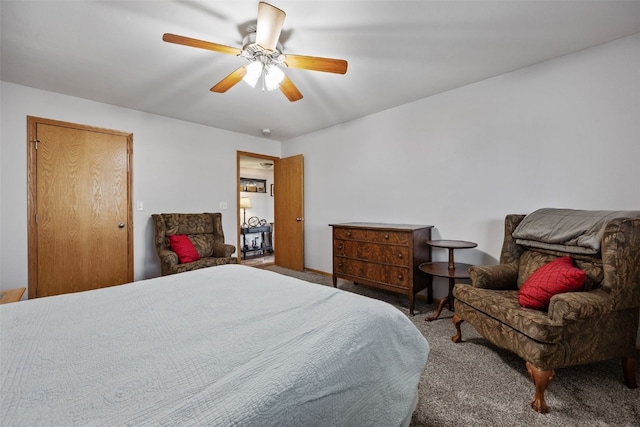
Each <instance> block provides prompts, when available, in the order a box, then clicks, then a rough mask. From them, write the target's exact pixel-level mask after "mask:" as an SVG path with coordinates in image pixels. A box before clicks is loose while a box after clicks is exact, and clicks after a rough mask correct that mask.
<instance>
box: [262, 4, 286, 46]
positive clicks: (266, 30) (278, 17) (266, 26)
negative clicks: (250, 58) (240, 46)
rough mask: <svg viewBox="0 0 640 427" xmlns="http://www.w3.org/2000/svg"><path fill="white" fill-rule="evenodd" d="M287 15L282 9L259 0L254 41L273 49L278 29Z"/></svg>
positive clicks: (277, 37) (276, 41) (280, 29)
mask: <svg viewBox="0 0 640 427" xmlns="http://www.w3.org/2000/svg"><path fill="white" fill-rule="evenodd" d="M285 16H287V14H286V13H284V11H282V10H280V9H278V8H277V7H275V6H272V5H270V4H269V3H265V2H263V1H261V2H260V3H258V22H257V25H256V43H257V44H259V45H260V46H262V48H263V49H265V50H270V51H274V50H275V49H276V46H277V45H278V39H279V38H280V31H282V25H283V24H284V18H285Z"/></svg>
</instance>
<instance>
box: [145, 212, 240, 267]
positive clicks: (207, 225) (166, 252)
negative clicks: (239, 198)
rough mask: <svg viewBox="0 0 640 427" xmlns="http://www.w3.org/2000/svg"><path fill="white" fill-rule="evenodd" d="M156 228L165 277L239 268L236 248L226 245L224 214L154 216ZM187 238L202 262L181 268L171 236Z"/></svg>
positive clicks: (183, 265) (156, 242) (185, 264)
mask: <svg viewBox="0 0 640 427" xmlns="http://www.w3.org/2000/svg"><path fill="white" fill-rule="evenodd" d="M151 218H152V219H153V222H154V224H155V244H156V250H157V251H158V256H159V257H160V264H161V268H162V275H163V276H166V275H168V274H174V273H182V272H185V271H190V270H196V269H198V268H204V267H212V266H214V265H222V264H237V263H238V258H236V257H232V256H231V255H232V254H233V253H234V252H235V251H236V247H235V246H233V245H228V244H225V243H224V233H223V231H222V214H221V213H201V214H190V213H168V214H153V215H151ZM179 234H184V235H186V236H187V237H188V238H189V240H191V242H192V243H193V246H195V248H196V250H197V251H198V255H199V256H200V259H199V260H197V261H193V262H188V263H184V264H181V263H180V262H179V261H178V255H177V254H176V253H175V252H174V251H172V250H171V246H170V244H169V236H172V235H179Z"/></svg>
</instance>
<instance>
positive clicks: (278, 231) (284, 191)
mask: <svg viewBox="0 0 640 427" xmlns="http://www.w3.org/2000/svg"><path fill="white" fill-rule="evenodd" d="M274 168H275V169H274V176H273V181H274V187H275V195H274V198H275V201H274V217H275V224H274V228H275V230H274V241H275V242H274V243H275V259H274V262H275V264H276V265H279V266H281V267H285V268H290V269H292V270H297V271H302V270H304V158H303V156H302V155H298V156H293V157H286V158H283V159H277V160H276V162H275V165H274Z"/></svg>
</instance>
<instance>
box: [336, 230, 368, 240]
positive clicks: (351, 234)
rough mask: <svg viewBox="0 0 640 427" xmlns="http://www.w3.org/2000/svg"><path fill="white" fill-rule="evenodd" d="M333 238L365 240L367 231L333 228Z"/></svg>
mask: <svg viewBox="0 0 640 427" xmlns="http://www.w3.org/2000/svg"><path fill="white" fill-rule="evenodd" d="M334 238H336V239H343V240H344V239H348V240H367V230H362V229H358V228H335V229H334Z"/></svg>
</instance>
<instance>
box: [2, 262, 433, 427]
mask: <svg viewBox="0 0 640 427" xmlns="http://www.w3.org/2000/svg"><path fill="white" fill-rule="evenodd" d="M428 353H429V344H428V343H427V341H426V340H425V338H424V337H423V336H422V334H421V333H420V332H419V331H418V330H417V328H416V327H415V326H414V325H413V324H412V323H411V321H410V320H409V319H408V318H407V317H406V316H405V315H404V314H402V313H401V312H400V311H399V310H398V309H396V308H395V307H393V306H391V305H389V304H387V303H384V302H381V301H377V300H374V299H370V298H366V297H363V296H359V295H356V294H353V293H349V292H345V291H341V290H338V289H334V288H331V287H328V286H322V285H318V284H313V283H309V282H305V281H302V280H299V279H295V278H292V277H288V276H284V275H281V274H278V273H274V272H271V271H266V270H261V269H257V268H252V267H247V266H242V265H222V266H217V267H212V268H206V269H201V270H195V271H191V272H186V273H181V274H175V275H171V276H165V277H159V278H154V279H149V280H142V281H138V282H134V283H130V284H126V285H121V286H115V287H111V288H104V289H98V290H93V291H88V292H80V293H76V294H66V295H59V296H54V297H47V298H39V299H34V300H29V301H23V302H19V303H14V304H5V305H2V306H0V364H1V367H0V419H2V420H3V421H2V423H3V425H44V424H46V425H83V426H86V425H209V426H276V425H277V426H313V425H322V426H353V425H361V426H365V425H384V426H396V425H398V426H399V425H408V424H409V421H410V418H411V414H412V412H413V409H414V406H415V403H416V398H417V394H416V393H417V385H418V380H419V377H420V375H421V373H422V371H423V369H424V367H425V364H426V362H427V357H428Z"/></svg>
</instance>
